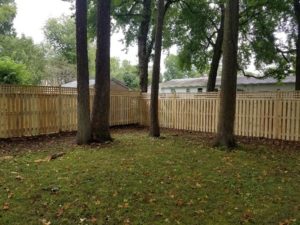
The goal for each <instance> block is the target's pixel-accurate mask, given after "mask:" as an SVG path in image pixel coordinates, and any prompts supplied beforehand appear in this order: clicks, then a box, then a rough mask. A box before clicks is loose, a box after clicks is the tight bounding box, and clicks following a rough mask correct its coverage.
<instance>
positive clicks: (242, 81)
mask: <svg viewBox="0 0 300 225" xmlns="http://www.w3.org/2000/svg"><path fill="white" fill-rule="evenodd" d="M295 79H296V78H295V76H288V77H286V78H285V79H284V80H282V81H281V82H282V83H295ZM207 80H208V78H207V77H200V78H185V79H173V80H170V81H167V82H164V83H161V84H160V87H161V88H175V87H206V84H207ZM277 83H278V81H277V80H276V79H274V78H265V79H257V78H253V77H238V79H237V84H238V85H253V84H277ZM220 85H221V78H220V77H218V78H217V82H216V86H220Z"/></svg>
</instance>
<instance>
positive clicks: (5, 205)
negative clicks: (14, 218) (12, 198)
mask: <svg viewBox="0 0 300 225" xmlns="http://www.w3.org/2000/svg"><path fill="white" fill-rule="evenodd" d="M2 209H3V210H5V211H7V210H9V204H8V203H7V202H5V203H4V204H3V207H2Z"/></svg>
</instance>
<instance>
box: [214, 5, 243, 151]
mask: <svg viewBox="0 0 300 225" xmlns="http://www.w3.org/2000/svg"><path fill="white" fill-rule="evenodd" d="M238 28H239V0H227V4H226V12H225V29H224V42H223V70H222V80H221V95H220V96H221V99H220V111H219V120H218V133H217V139H216V145H217V146H225V147H227V148H233V147H235V146H236V142H235V139H234V118H235V105H236V82H237V69H238V64H237V52H238Z"/></svg>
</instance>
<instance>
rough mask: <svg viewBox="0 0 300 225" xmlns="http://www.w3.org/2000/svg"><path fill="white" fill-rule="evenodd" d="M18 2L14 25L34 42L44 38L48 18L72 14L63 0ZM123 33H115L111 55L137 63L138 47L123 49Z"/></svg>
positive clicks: (20, 0) (18, 32)
mask: <svg viewBox="0 0 300 225" xmlns="http://www.w3.org/2000/svg"><path fill="white" fill-rule="evenodd" d="M15 1H16V4H17V16H16V18H15V21H14V27H15V29H16V31H17V34H18V35H19V36H20V35H21V34H25V36H29V37H32V39H33V40H34V42H35V43H36V44H37V43H41V42H42V41H43V40H44V35H43V27H44V25H45V23H46V21H47V19H49V18H51V17H59V16H61V15H70V14H71V10H70V3H67V2H63V1H61V0H15ZM122 38H123V35H122V33H118V34H114V35H113V36H112V39H111V56H112V57H118V58H119V59H121V60H124V59H126V60H129V61H130V62H132V63H134V64H136V63H137V57H136V55H137V47H136V46H134V47H131V48H130V49H129V51H128V52H127V53H126V52H125V51H121V50H122V49H124V45H123V44H122V43H121V42H120V40H121V39H122Z"/></svg>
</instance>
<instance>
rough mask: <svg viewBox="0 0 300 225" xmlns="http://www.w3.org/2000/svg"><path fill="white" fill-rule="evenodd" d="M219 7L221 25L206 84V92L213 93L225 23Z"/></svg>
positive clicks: (223, 11) (223, 9)
mask: <svg viewBox="0 0 300 225" xmlns="http://www.w3.org/2000/svg"><path fill="white" fill-rule="evenodd" d="M220 7H221V23H220V28H219V30H218V34H217V40H216V43H215V45H214V49H213V58H212V62H211V65H210V71H209V75H208V82H207V92H212V91H215V88H216V80H217V75H218V69H219V64H220V60H221V57H222V44H223V37H224V22H225V8H224V4H221V5H220Z"/></svg>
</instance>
